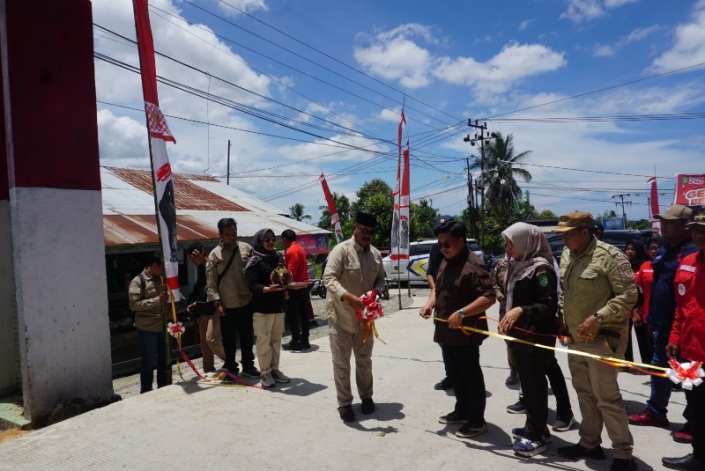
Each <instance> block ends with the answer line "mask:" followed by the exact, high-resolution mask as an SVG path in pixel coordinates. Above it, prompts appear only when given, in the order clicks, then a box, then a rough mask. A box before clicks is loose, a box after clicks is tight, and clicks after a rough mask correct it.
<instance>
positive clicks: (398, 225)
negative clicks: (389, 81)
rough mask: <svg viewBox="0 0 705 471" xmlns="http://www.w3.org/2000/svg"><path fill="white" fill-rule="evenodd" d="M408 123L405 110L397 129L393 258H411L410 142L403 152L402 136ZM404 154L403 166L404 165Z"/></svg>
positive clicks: (391, 241)
mask: <svg viewBox="0 0 705 471" xmlns="http://www.w3.org/2000/svg"><path fill="white" fill-rule="evenodd" d="M404 124H406V116H404V110H402V112H401V120H400V121H399V128H398V130H397V145H398V160H397V179H396V183H395V185H394V193H392V198H393V200H394V212H393V214H392V233H391V234H390V245H391V247H390V249H391V250H390V255H389V258H391V259H392V260H400V259H403V260H408V259H409V143H408V142H407V143H406V149H404V152H403V153H402V150H401V137H402V130H403V127H404ZM402 155H403V166H402Z"/></svg>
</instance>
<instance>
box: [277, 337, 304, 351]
mask: <svg viewBox="0 0 705 471" xmlns="http://www.w3.org/2000/svg"><path fill="white" fill-rule="evenodd" d="M282 348H283V349H284V350H291V351H294V352H298V351H301V350H303V345H302V343H301V342H298V341H294V340H292V341H291V342H289V343H285V344H284V345H282Z"/></svg>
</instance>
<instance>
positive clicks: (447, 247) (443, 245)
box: [438, 242, 451, 249]
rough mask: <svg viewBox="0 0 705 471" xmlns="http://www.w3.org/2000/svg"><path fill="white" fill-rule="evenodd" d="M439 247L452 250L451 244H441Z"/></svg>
mask: <svg viewBox="0 0 705 471" xmlns="http://www.w3.org/2000/svg"><path fill="white" fill-rule="evenodd" d="M438 247H440V248H442V249H449V248H451V243H450V242H439V243H438Z"/></svg>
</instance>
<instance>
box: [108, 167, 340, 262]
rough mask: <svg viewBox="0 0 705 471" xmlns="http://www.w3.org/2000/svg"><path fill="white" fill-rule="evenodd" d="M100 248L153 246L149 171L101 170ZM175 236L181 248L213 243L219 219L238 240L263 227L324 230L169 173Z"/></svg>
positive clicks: (201, 179) (197, 178)
mask: <svg viewBox="0 0 705 471" xmlns="http://www.w3.org/2000/svg"><path fill="white" fill-rule="evenodd" d="M101 182H102V197H103V232H104V238H105V246H106V248H109V247H122V246H130V245H141V244H156V243H157V242H158V232H157V224H156V217H155V214H154V197H153V195H152V176H151V172H150V171H149V170H132V169H125V168H116V167H101ZM174 193H175V200H176V225H177V228H176V232H177V237H178V240H179V242H180V243H184V242H190V241H194V240H212V239H218V229H217V223H218V220H220V219H221V218H224V217H232V218H235V220H236V221H237V225H238V226H237V229H238V236H239V237H242V238H251V237H253V236H254V234H255V232H257V231H258V230H260V229H262V228H265V227H266V228H270V229H272V230H273V231H274V233H275V234H277V235H278V234H281V233H282V231H284V230H285V229H292V230H293V231H294V232H296V233H297V234H329V233H330V232H329V231H326V230H324V229H321V228H319V227H317V226H313V225H311V224H306V223H304V222H299V221H296V220H294V219H291V218H288V217H286V216H285V215H283V214H282V211H281V210H280V209H279V208H277V207H275V206H272V205H269V204H267V203H265V202H263V201H260V200H258V199H256V198H254V197H252V196H250V195H247V194H245V193H243V192H242V191H240V190H237V189H235V188H233V187H230V186H228V185H226V184H225V183H223V182H221V181H220V180H218V179H216V178H213V177H210V176H204V175H193V174H174Z"/></svg>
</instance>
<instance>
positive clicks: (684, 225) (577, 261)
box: [419, 205, 705, 470]
mask: <svg viewBox="0 0 705 471" xmlns="http://www.w3.org/2000/svg"><path fill="white" fill-rule="evenodd" d="M655 218H656V219H658V220H660V222H661V228H662V238H661V237H654V238H652V239H649V240H648V241H646V245H644V243H643V242H642V241H640V240H633V241H630V242H629V243H628V244H627V245H626V248H625V251H624V252H622V251H620V250H619V249H617V248H616V247H614V246H612V245H610V244H607V243H604V242H602V241H601V240H599V235H600V234H599V231H598V227H597V225H596V222H595V221H594V219H593V218H592V216H591V215H590V214H589V213H585V212H573V213H569V214H566V215H563V216H561V218H560V219H559V223H558V228H557V229H556V232H558V233H561V234H562V236H563V241H564V244H565V249H564V250H563V252H562V254H561V259H560V260H555V259H554V257H553V255H552V253H551V250H550V247H549V245H548V242H547V241H546V238H545V236H544V235H543V234H542V233H541V231H540V230H539V229H538V228H537V227H536V226H533V225H530V224H525V223H516V224H513V225H512V226H510V227H508V228H507V229H506V230H504V231H503V232H502V237H503V238H504V242H505V252H506V255H505V258H504V260H500V261H499V263H498V264H497V268H496V269H495V277H494V280H493V279H492V277H491V275H490V273H488V271H487V270H486V268H485V266H484V264H483V263H482V261H481V260H479V259H478V258H477V257H476V256H474V255H473V254H472V253H470V252H469V251H468V250H467V247H466V243H465V237H466V233H465V227H464V226H463V224H462V223H461V222H458V221H454V220H453V218H450V217H447V216H444V217H442V218H439V220H438V221H437V227H436V236H437V238H438V247H437V249H436V253H435V254H434V252H432V253H431V256H430V261H429V273H428V276H429V285H430V286H431V288H432V289H431V293H430V295H429V299H428V301H427V302H426V304H425V305H424V306H423V307H422V308H421V310H420V313H419V314H420V315H421V316H422V317H424V318H431V317H433V318H434V322H435V333H434V340H435V341H436V342H438V343H439V344H440V345H441V352H442V357H443V361H444V366H445V371H446V377H445V378H444V379H443V380H442V381H441V382H439V383H438V384H436V385H435V388H436V389H449V388H452V389H453V390H454V392H455V400H456V404H455V408H454V410H453V411H452V412H450V413H448V414H445V415H442V416H441V417H440V418H439V422H441V423H444V424H461V426H460V428H459V429H458V431H457V432H456V435H457V436H459V437H461V438H472V437H475V436H477V435H480V434H482V433H484V432H485V431H486V426H485V417H484V416H485V407H486V401H485V391H484V388H485V387H484V378H483V374H482V369H481V368H480V362H479V346H480V345H481V344H482V342H483V340H484V338H485V335H483V334H482V333H481V332H482V331H484V332H487V325H486V320H485V319H486V317H485V311H486V310H487V308H488V307H489V306H491V305H492V304H493V303H494V302H495V301H496V300H498V301H499V302H500V321H499V328H498V330H499V333H500V334H504V335H507V336H509V337H511V339H509V340H510V341H508V342H507V348H508V363H509V367H510V375H509V377H508V378H507V381H506V383H507V384H508V385H511V384H515V383H517V382H519V383H520V384H521V393H520V399H519V402H518V403H517V404H512V405H510V406H508V407H507V411H508V412H511V413H525V414H526V420H525V424H524V427H520V428H516V429H513V430H512V436H513V438H514V440H515V441H514V445H513V449H514V451H515V453H516V454H518V455H520V456H526V457H531V456H534V455H536V454H538V453H542V452H544V451H545V450H546V445H547V441H548V439H549V437H550V431H549V427H548V425H547V422H548V417H547V416H548V414H547V410H548V392H547V391H548V381H550V383H551V388H552V390H553V392H554V395H555V396H556V401H557V407H556V409H557V414H556V421H555V422H554V423H553V427H552V429H553V431H566V430H569V429H570V428H571V427H572V426H573V424H574V423H575V417H574V415H573V411H572V408H571V405H570V399H569V398H568V392H567V388H566V384H565V379H564V377H563V374H562V372H561V371H560V367H559V366H558V364H557V362H556V359H555V355H554V351H553V350H552V348H551V347H553V346H554V345H555V343H556V340H557V339H561V341H562V343H565V345H567V347H568V348H569V349H570V350H575V351H576V352H581V353H582V354H579V355H569V358H568V366H569V369H570V375H571V379H572V385H573V388H574V389H575V392H576V395H577V397H578V407H579V409H580V415H581V420H580V424H579V436H580V440H579V441H578V443H575V444H573V445H570V446H565V447H561V448H558V450H557V451H558V454H559V455H561V456H563V457H565V458H569V459H574V460H578V459H594V460H604V459H605V458H606V455H605V453H604V451H603V449H602V446H601V445H602V438H601V435H602V430H603V428H604V429H606V431H607V435H608V436H609V438H610V440H611V442H612V454H613V460H612V463H611V465H610V468H609V469H610V470H634V469H636V468H637V464H636V461H635V460H634V459H633V457H632V454H633V448H634V439H633V437H632V434H631V432H630V429H629V426H630V424H632V425H636V426H666V425H668V423H669V422H668V419H667V417H666V414H667V405H668V400H669V397H670V392H671V389H672V387H673V383H672V382H671V381H670V380H669V379H667V378H664V377H663V375H652V376H651V377H650V381H651V395H650V398H649V400H648V401H647V404H646V409H645V410H644V412H642V413H640V414H635V415H629V416H628V415H627V411H626V409H625V406H624V401H623V400H622V396H621V392H620V388H619V384H618V381H617V377H618V373H619V372H620V371H621V370H624V369H629V368H630V365H634V366H636V365H635V364H634V355H633V353H632V346H631V337H632V328H633V329H634V335H635V337H636V339H637V342H636V343H637V347H638V349H639V353H640V356H641V362H642V367H646V368H648V367H649V365H652V366H653V367H658V368H659V369H660V370H652V371H663V370H665V368H666V367H667V366H668V360H669V359H675V360H677V361H678V362H680V363H682V362H690V361H700V362H704V361H705V297H704V296H705V295H703V290H702V289H700V290H698V289H697V287H698V286H700V287H701V286H705V284H703V281H705V280H703V279H702V278H703V276H704V275H703V274H704V273H705V272H704V271H703V270H705V268H704V265H705V210H701V211H699V212H696V214H693V211H692V209H691V208H688V207H686V206H683V205H673V206H671V207H669V208H668V209H667V210H666V211H664V212H663V213H661V214H657V215H655ZM439 254H440V257H439ZM698 280H700V281H698ZM493 287H494V289H493ZM463 331H464V332H463ZM468 334H469V335H468ZM585 354H587V355H585ZM596 358H603V359H606V358H618V359H625V361H626V362H629V363H622V364H621V365H622V367H621V368H620V367H615V365H614V362H611V361H600V360H597V359H596ZM643 364H647V365H643ZM642 370H643V368H642ZM547 377H548V380H547ZM703 394H705V383H703V384H700V385H697V386H695V387H694V388H693V389H692V390H687V391H686V397H687V400H688V406H687V407H686V410H685V413H684V415H685V418H686V421H687V422H686V425H685V426H684V427H683V428H682V429H680V430H678V431H676V432H674V433H673V438H674V440H676V441H680V442H689V443H692V446H693V453H691V454H688V455H686V456H683V457H664V458H663V459H662V463H663V465H665V466H667V467H670V468H674V469H685V470H705V443H704V442H705V430H704V428H705V414H704V413H703V411H704V410H705V401H703Z"/></svg>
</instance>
